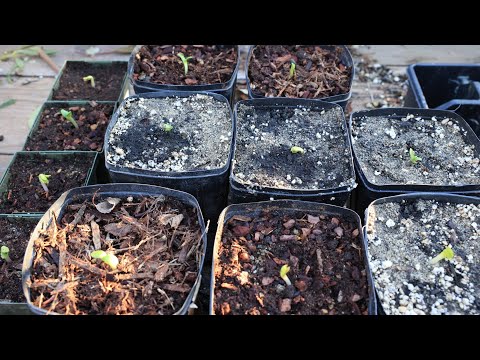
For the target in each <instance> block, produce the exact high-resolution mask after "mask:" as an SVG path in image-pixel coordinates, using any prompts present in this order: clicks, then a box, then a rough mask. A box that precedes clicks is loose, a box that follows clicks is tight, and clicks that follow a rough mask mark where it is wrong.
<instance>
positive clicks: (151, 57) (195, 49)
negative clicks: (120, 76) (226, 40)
mask: <svg viewBox="0 0 480 360" xmlns="http://www.w3.org/2000/svg"><path fill="white" fill-rule="evenodd" d="M178 53H182V54H183V55H184V56H185V58H187V57H189V56H191V57H192V59H190V60H188V72H187V75H185V67H184V64H183V62H182V60H181V59H180V57H179V56H178ZM236 65H237V46H228V45H143V46H142V47H141V48H140V49H139V50H138V52H137V53H136V55H135V60H134V73H133V78H134V79H135V80H142V81H146V82H151V83H155V84H170V85H204V84H221V83H226V82H227V81H229V80H230V79H231V78H232V75H233V72H234V71H235V67H236Z"/></svg>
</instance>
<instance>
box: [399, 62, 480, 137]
mask: <svg viewBox="0 0 480 360" xmlns="http://www.w3.org/2000/svg"><path fill="white" fill-rule="evenodd" d="M407 75H408V82H409V88H408V92H407V96H406V98H405V107H419V108H424V109H439V110H450V111H454V112H456V113H457V114H460V115H461V116H462V117H463V118H464V119H465V120H466V121H467V123H468V124H469V125H470V126H471V127H472V129H473V131H474V132H475V133H476V134H477V136H478V135H480V65H479V64H441V63H439V64H431V63H425V64H413V65H410V66H409V67H408V69H407Z"/></svg>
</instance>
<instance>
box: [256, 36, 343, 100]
mask: <svg viewBox="0 0 480 360" xmlns="http://www.w3.org/2000/svg"><path fill="white" fill-rule="evenodd" d="M341 52H342V49H341V48H339V47H336V48H335V51H330V50H327V49H324V48H322V47H320V46H300V45H291V46H284V45H257V46H255V48H254V50H253V52H252V57H251V59H250V62H249V66H248V77H249V79H250V86H251V88H252V92H253V93H254V94H256V95H262V96H266V97H278V96H284V97H294V98H306V99H318V98H324V97H329V96H334V95H341V94H346V93H348V92H349V91H350V83H351V78H352V68H351V67H348V66H346V65H345V64H343V63H342V61H341V60H340V54H341ZM292 61H294V62H295V64H296V65H295V74H294V76H293V77H290V67H291V63H292Z"/></svg>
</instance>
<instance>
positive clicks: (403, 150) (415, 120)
mask: <svg viewBox="0 0 480 360" xmlns="http://www.w3.org/2000/svg"><path fill="white" fill-rule="evenodd" d="M465 133H466V132H465V130H463V129H461V128H460V126H459V125H458V124H457V122H456V121H455V119H449V118H440V117H437V118H436V117H432V118H430V117H428V118H422V117H414V115H408V116H406V117H404V118H402V119H401V120H399V119H392V118H387V117H365V118H361V119H358V118H357V119H356V120H354V121H353V132H352V134H353V149H354V151H355V154H356V156H357V158H358V161H359V163H360V166H361V169H362V171H363V173H364V174H365V176H366V178H367V180H368V181H369V182H371V183H372V184H375V185H403V184H409V185H411V184H416V185H436V186H441V185H444V186H447V185H449V186H451V185H457V186H458V185H480V173H479V171H480V166H479V162H480V159H479V157H478V154H477V153H476V151H475V148H474V145H472V142H471V141H469V140H468V139H466V137H465ZM410 148H411V149H413V150H414V151H415V155H416V156H418V157H420V158H421V159H422V160H420V161H418V162H417V164H413V163H412V162H411V161H410V155H409V149H410Z"/></svg>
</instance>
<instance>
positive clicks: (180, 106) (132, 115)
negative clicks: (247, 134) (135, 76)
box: [106, 94, 232, 172]
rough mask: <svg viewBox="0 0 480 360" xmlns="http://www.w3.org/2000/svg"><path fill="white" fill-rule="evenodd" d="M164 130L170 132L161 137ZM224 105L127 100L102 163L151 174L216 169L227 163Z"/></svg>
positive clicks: (203, 100)
mask: <svg viewBox="0 0 480 360" xmlns="http://www.w3.org/2000/svg"><path fill="white" fill-rule="evenodd" d="M165 124H169V125H171V126H173V129H172V130H170V131H165V130H164V126H165ZM231 141H232V119H231V116H230V109H229V106H228V104H226V103H224V102H221V101H218V100H215V99H214V98H213V97H211V96H208V95H200V94H197V95H192V96H190V97H188V98H178V97H170V98H163V99H144V98H136V99H130V100H127V102H126V103H125V106H124V108H121V109H120V113H119V116H118V120H117V122H116V123H115V125H114V126H113V128H112V131H111V133H110V137H109V139H108V148H107V151H106V160H107V161H108V162H109V163H110V164H113V165H117V166H123V167H127V168H137V169H143V170H152V171H165V172H184V171H195V170H210V169H218V168H222V167H223V166H225V164H226V163H227V161H228V155H229V151H230V146H231Z"/></svg>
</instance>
